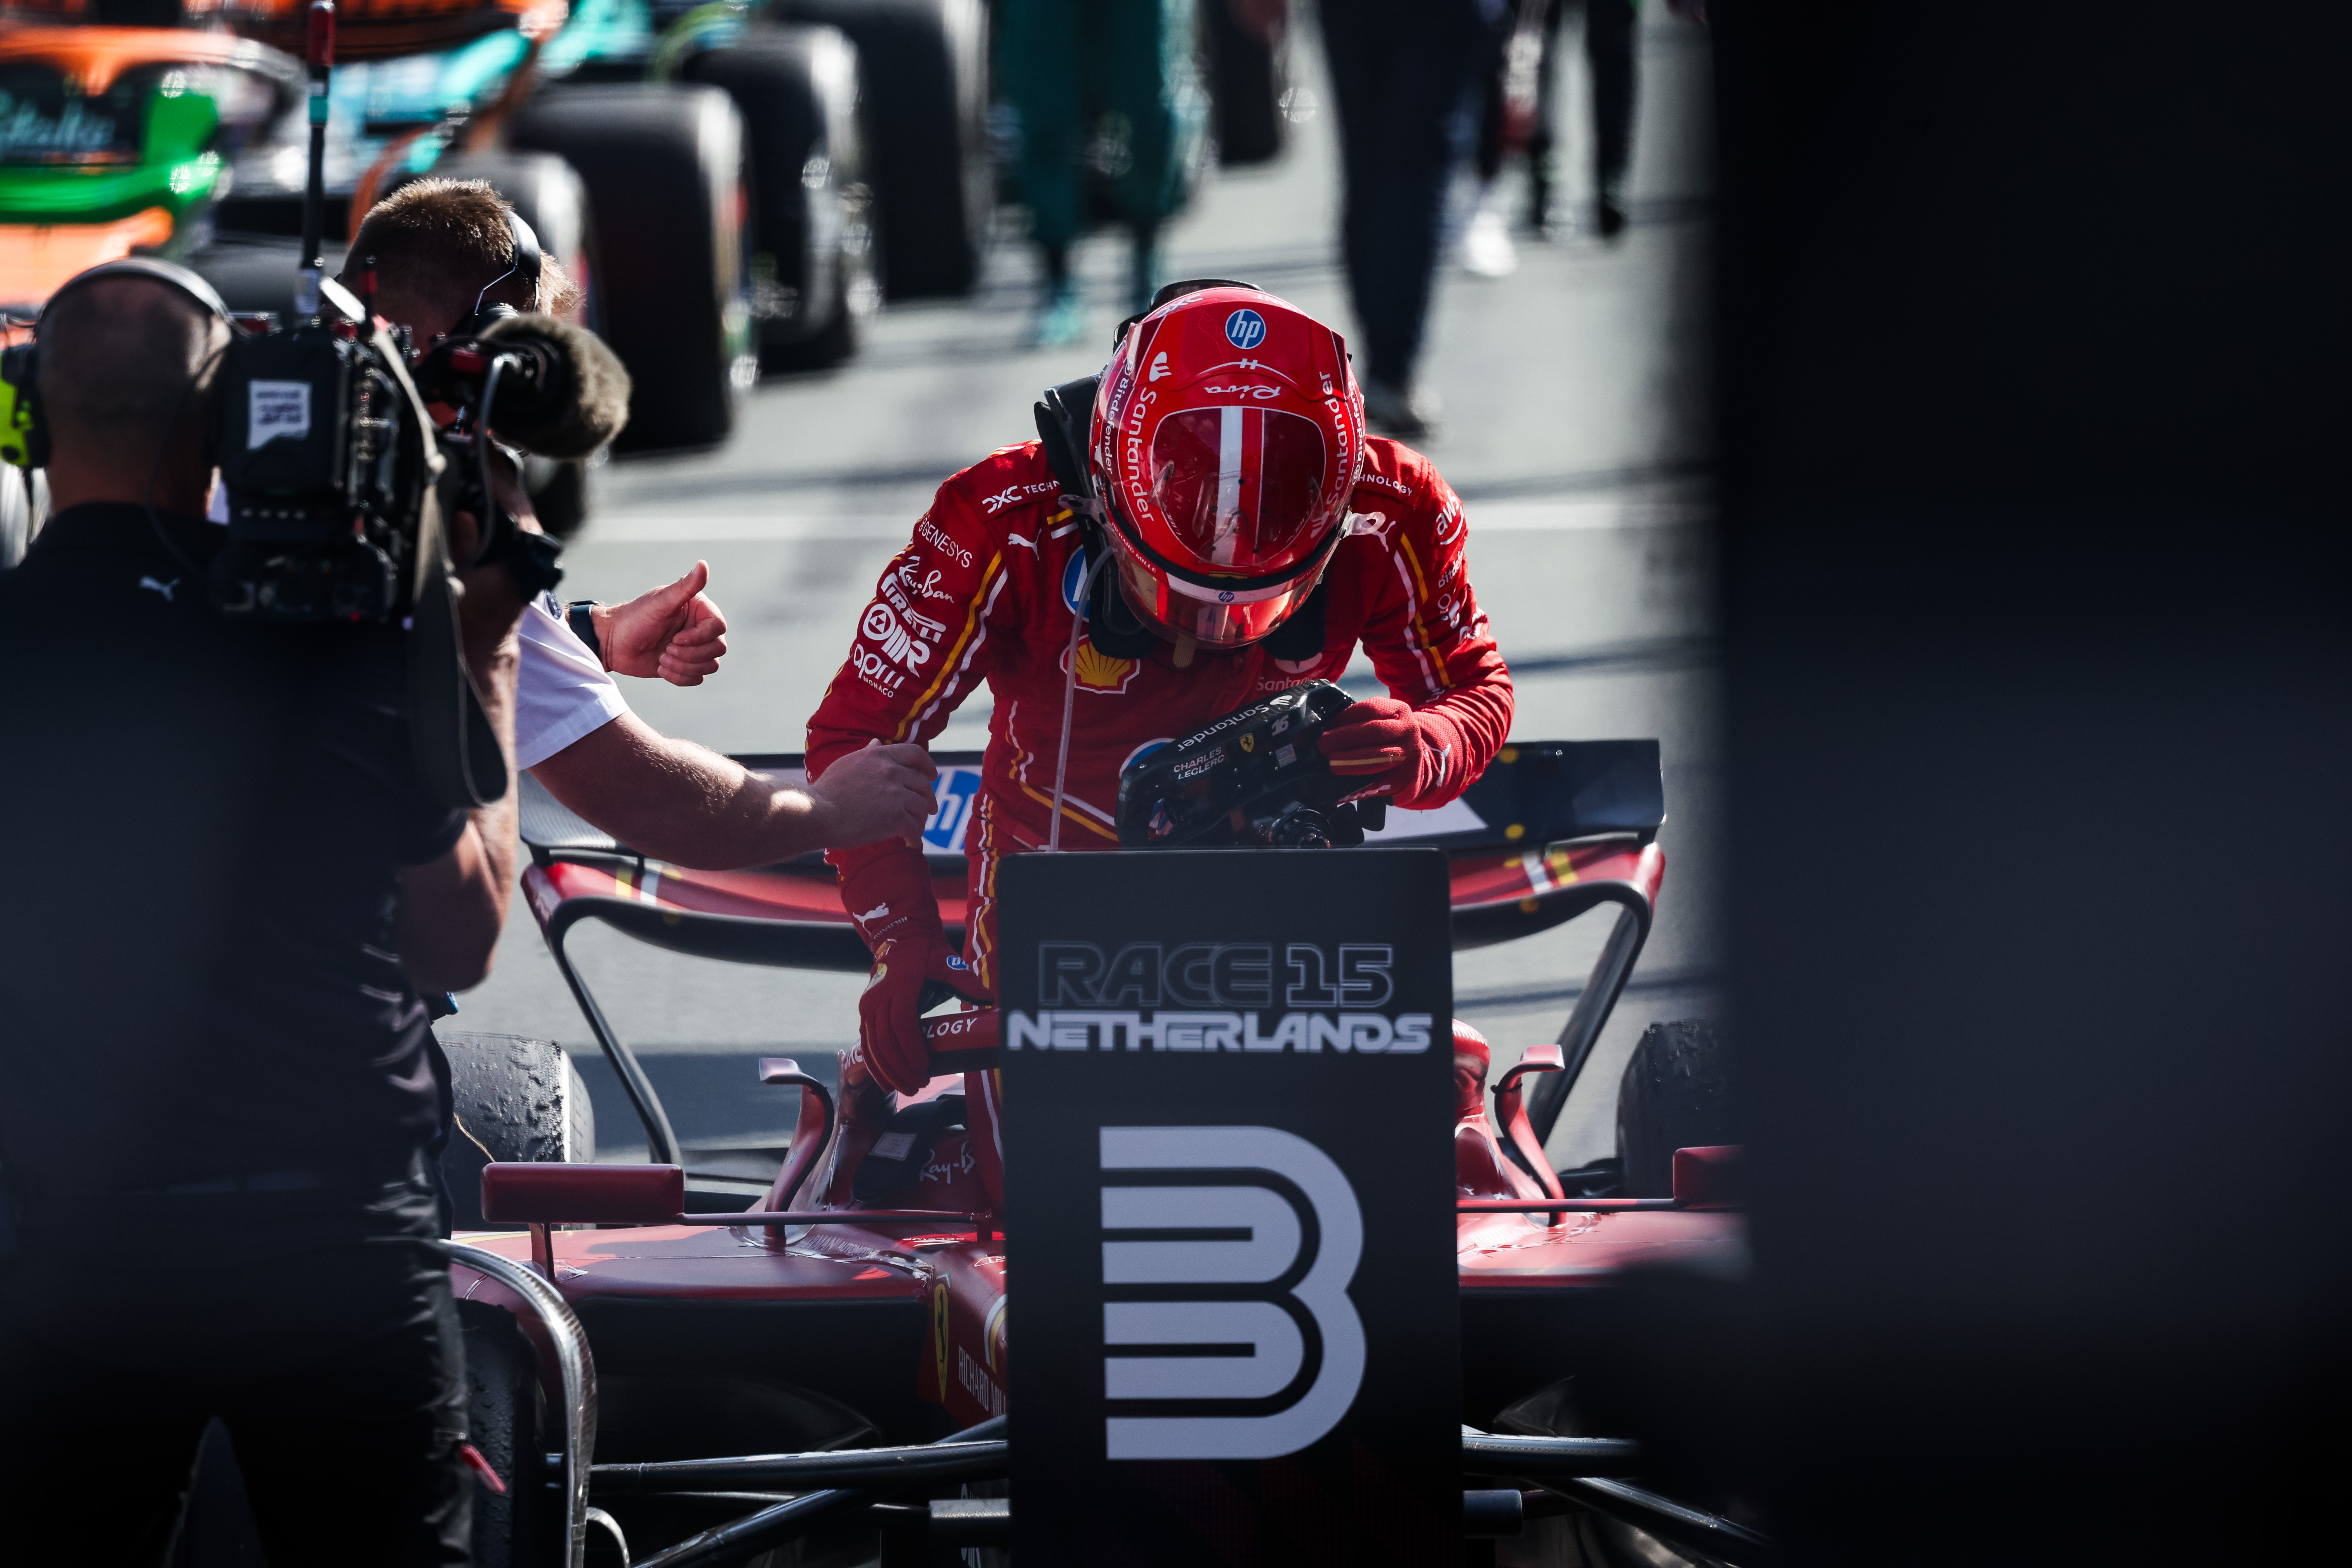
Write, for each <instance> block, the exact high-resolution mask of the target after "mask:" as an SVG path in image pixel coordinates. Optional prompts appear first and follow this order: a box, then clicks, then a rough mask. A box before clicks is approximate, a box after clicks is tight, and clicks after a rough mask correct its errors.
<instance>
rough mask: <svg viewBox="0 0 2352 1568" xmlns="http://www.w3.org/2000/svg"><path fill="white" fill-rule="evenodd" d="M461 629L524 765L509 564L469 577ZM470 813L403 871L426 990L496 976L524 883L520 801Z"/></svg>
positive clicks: (503, 747) (406, 917)
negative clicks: (443, 843) (435, 855)
mask: <svg viewBox="0 0 2352 1568" xmlns="http://www.w3.org/2000/svg"><path fill="white" fill-rule="evenodd" d="M460 581H461V582H462V583H463V584H464V586H465V597H464V598H463V599H461V600H460V601H459V602H458V606H457V625H458V629H459V632H460V635H461V639H462V641H463V643H464V647H465V653H466V668H467V672H468V673H469V674H471V675H472V676H473V678H474V687H475V689H476V690H478V691H479V692H480V693H481V698H482V711H483V712H484V714H485V715H487V716H488V719H489V721H490V728H491V729H492V730H493V731H496V732H497V734H498V737H499V754H500V755H502V756H504V757H505V758H506V761H507V771H508V773H509V775H511V774H512V773H513V771H514V689H515V667H516V664H517V661H518V658H519V655H518V650H517V647H516V638H515V622H516V621H517V619H518V618H520V616H521V614H522V600H521V597H520V595H517V594H516V593H515V591H514V584H513V582H512V581H511V580H510V579H509V577H508V576H507V571H506V568H505V567H503V566H489V567H484V568H481V569H479V570H477V571H473V572H468V573H466V574H464V575H463V577H462V578H461V579H460ZM518 793H520V792H519V790H518V789H517V787H516V786H514V785H512V784H509V786H508V789H507V793H506V794H505V795H504V796H503V797H501V798H500V799H498V800H495V801H493V802H491V803H490V804H489V805H486V806H480V807H478V808H476V809H475V810H473V811H470V812H468V813H467V822H466V829H465V831H464V832H463V833H462V834H460V835H459V836H458V838H457V843H456V844H455V845H453V846H452V847H450V849H449V851H448V853H446V854H445V855H443V856H442V857H441V858H439V859H437V860H434V861H431V862H428V863H427V864H425V865H423V866H412V867H409V868H406V869H404V871H402V872H401V874H400V921H399V941H400V962H401V966H402V967H403V968H404V969H405V970H406V971H407V973H408V980H409V984H412V985H414V986H415V987H416V989H417V991H418V992H419V993H421V994H425V995H427V996H431V995H436V994H439V993H441V992H444V991H466V990H470V989H471V988H472V987H474V986H476V985H479V984H481V983H482V982H483V981H484V980H485V979H487V978H488V976H489V973H490V955H491V953H492V952H493V951H494V950H495V949H496V948H497V947H498V942H499V931H502V930H504V929H505V926H506V920H507V900H508V899H509V897H510V896H511V895H512V893H513V891H514V885H515V797H516V795H517V794H518Z"/></svg>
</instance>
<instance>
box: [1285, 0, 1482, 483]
mask: <svg viewBox="0 0 2352 1568" xmlns="http://www.w3.org/2000/svg"><path fill="white" fill-rule="evenodd" d="M1253 3H1254V4H1256V5H1265V4H1266V3H1267V0H1253ZM1318 3H1319V6H1320V15H1321V19H1322V25H1323V49H1324V53H1325V55H1326V56H1327V57H1328V58H1329V60H1330V65H1331V89H1332V92H1333V94H1334V96H1336V97H1337V98H1338V100H1339V146H1340V159H1341V163H1342V165H1343V167H1344V169H1345V172H1346V181H1347V192H1346V208H1345V212H1344V214H1343V216H1342V218H1341V220H1340V230H1341V238H1342V246H1343V248H1344V250H1345V252H1346V256H1347V264H1348V289H1349V296H1350V298H1351V299H1352V300H1353V301H1354V304H1355V308H1356V318H1357V320H1358V321H1360V323H1361V324H1362V327H1363V331H1362V333H1361V336H1360V342H1362V344H1363V348H1364V359H1365V363H1364V364H1363V366H1362V367H1361V374H1362V377H1363V388H1364V418H1365V421H1366V422H1367V423H1368V424H1370V426H1371V427H1372V428H1373V429H1375V430H1379V431H1381V432H1383V433H1385V434H1387V435H1391V436H1396V437H1402V438H1403V439H1405V440H1417V439H1419V438H1421V437H1425V436H1427V435H1429V434H1430V433H1431V431H1432V429H1433V426H1434V424H1435V421H1436V418H1437V415H1438V407H1437V403H1436V400H1435V399H1434V398H1433V397H1431V396H1430V395H1428V394H1427V393H1426V392H1424V391H1423V390H1421V388H1420V387H1419V385H1418V383H1417V379H1416V374H1415V373H1416V370H1417V367H1418V365H1419V363H1420V361H1421V347H1422V332H1423V327H1424V325H1425V324H1426V322H1427V321H1428V318H1429V297H1430V289H1431V286H1432V284H1433V282H1434V280H1435V278H1436V274H1437V261H1438V254H1439V250H1440V248H1441V247H1442V246H1443V244H1444V228H1445V206H1446V188H1447V185H1448V184H1449V183H1450V182H1451V180H1452V177H1453V174H1454V168H1455V167H1456V165H1458V164H1460V163H1463V162H1465V160H1466V159H1467V158H1468V157H1469V156H1470V153H1471V149H1472V145H1473V138H1474V136H1475V132H1476V129H1477V124H1478V114H1479V105H1480V103H1481V101H1482V99H1483V96H1484V89H1485V86H1486V80H1487V79H1488V77H1489V76H1490V75H1491V74H1492V72H1493V70H1494V68H1495V60H1496V56H1497V53H1498V52H1499V50H1500V49H1501V47H1502V40H1503V37H1504V32H1505V28H1506V26H1507V18H1508V16H1510V13H1509V12H1508V11H1507V9H1506V7H1505V0H1318Z"/></svg>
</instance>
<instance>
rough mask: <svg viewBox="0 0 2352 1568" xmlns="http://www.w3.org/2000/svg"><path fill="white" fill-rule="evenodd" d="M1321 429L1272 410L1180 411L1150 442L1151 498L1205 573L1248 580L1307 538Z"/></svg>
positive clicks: (1319, 478)
mask: <svg viewBox="0 0 2352 1568" xmlns="http://www.w3.org/2000/svg"><path fill="white" fill-rule="evenodd" d="M1324 460H1325V452H1324V447H1323V432H1322V431H1321V430H1320V429H1319V428H1318V427H1317V426H1316V424H1315V422H1314V421H1313V420H1311V419H1307V418H1305V417H1303V416H1299V415H1297V414H1289V413H1286V412H1284V411H1283V410H1281V409H1279V408H1246V407H1222V408H1187V409H1184V410H1182V411H1181V412H1179V413H1175V414H1171V415H1170V416H1168V417H1167V418H1165V419H1162V420H1161V421H1160V427H1159V429H1158V430H1157V431H1156V432H1154V433H1153V435H1152V437H1151V500H1152V504H1153V505H1155V506H1157V507H1158V508H1159V509H1160V516H1161V517H1163V518H1165V519H1167V521H1168V526H1169V528H1170V530H1171V531H1172V532H1173V533H1174V534H1175V536H1176V541H1177V542H1178V544H1180V545H1181V546H1182V548H1183V549H1184V550H1185V551H1187V552H1190V553H1191V554H1192V556H1193V558H1194V559H1195V560H1196V561H1197V562H1198V563H1199V564H1200V565H1201V566H1202V568H1203V569H1205V570H1208V571H1229V572H1232V573H1234V574H1235V575H1237V576H1243V577H1251V576H1257V575H1260V574H1264V573H1266V572H1269V571H1273V570H1276V569H1277V568H1276V563H1278V562H1280V561H1281V560H1282V559H1283V557H1284V555H1285V554H1286V552H1290V551H1291V550H1293V548H1294V547H1295V546H1297V544H1299V543H1300V542H1307V541H1311V540H1312V539H1313V537H1314V536H1315V533H1316V530H1315V529H1314V527H1313V524H1314V523H1315V522H1316V521H1317V515H1318V510H1317V509H1318V503H1319V501H1320V500H1321V498H1322V494H1323V480H1324Z"/></svg>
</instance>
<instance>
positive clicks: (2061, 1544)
mask: <svg viewBox="0 0 2352 1568" xmlns="http://www.w3.org/2000/svg"><path fill="white" fill-rule="evenodd" d="M1711 9H1713V10H1714V11H1715V12H1716V14H1717V28H1718V31H1717V40H1718V47H1719V51H1720V59H1719V78H1718V79H1719V83H1720V108H1721V125H1722V147H1723V160H1724V161H1723V165H1722V176H1723V180H1722V200H1721V204H1720V207H1719V212H1720V216H1721V223H1722V230H1721V233H1722V249H1721V258H1722V272H1723V279H1724V294H1723V302H1724V313H1723V317H1722V321H1723V332H1724V336H1723V341H1722V351H1723V352H1722V366H1723V382H1722V386H1723V398H1724V403H1723V423H1722V437H1723V444H1724V445H1723V451H1724V461H1723V464H1722V468H1721V470H1720V473H1719V476H1718V479H1719V483H1720V486H1721V495H1722V499H1723V504H1724V522H1723V527H1724V554H1723V562H1724V569H1725V601H1724V621H1723V630H1724V642H1723V669H1724V681H1725V689H1726V694H1727V715H1728V724H1729V734H1728V739H1729V742H1730V758H1731V763H1730V770H1729V780H1728V782H1729V788H1730V818H1731V822H1732V825H1733V826H1732V830H1731V843H1730V849H1729V877H1728V887H1727V892H1728V908H1727V919H1728V921H1729V927H1728V941H1727V943H1726V950H1727V952H1728V953H1729V954H1730V955H1731V962H1730V968H1729V973H1728V974H1727V984H1728V992H1729V1003H1728V1006H1729V1014H1730V1016H1732V1017H1734V1018H1736V1019H1737V1020H1738V1027H1737V1030H1736V1033H1735V1034H1734V1036H1733V1038H1734V1039H1735V1040H1736V1042H1737V1046H1738V1050H1739V1052H1740V1057H1741V1065H1740V1079H1741V1082H1742V1084H1743V1087H1744V1091H1745V1093H1746V1095H1747V1097H1748V1107H1749V1110H1750V1113H1751V1116H1752V1121H1753V1127H1754V1132H1753V1147H1752V1175H1753V1180H1754V1192H1755V1197H1756V1203H1757V1210H1756V1222H1755V1223H1756V1230H1755V1240H1756V1249H1757V1250H1756V1275H1755V1283H1754V1286H1753V1289H1752V1296H1751V1297H1750V1299H1748V1300H1746V1301H1745V1302H1743V1303H1739V1304H1738V1305H1737V1306H1733V1307H1728V1308H1727V1307H1726V1306H1725V1305H1724V1304H1723V1303H1720V1302H1716V1301H1713V1300H1711V1299H1709V1300H1694V1301H1693V1302H1692V1303H1690V1304H1688V1305H1687V1307H1686V1308H1685V1309H1678V1310H1686V1311H1687V1312H1688V1313H1690V1314H1693V1315H1694V1320H1693V1322H1692V1324H1691V1326H1690V1327H1689V1329H1688V1331H1686V1332H1685V1333H1683V1334H1681V1335H1678V1336H1676V1339H1677V1341H1678V1342H1681V1343H1683V1344H1699V1345H1703V1346H1707V1347H1714V1346H1718V1345H1720V1344H1723V1343H1727V1342H1741V1343H1744V1344H1746V1345H1747V1346H1748V1353H1747V1354H1746V1355H1744V1356H1742V1357H1741V1358H1739V1360H1738V1362H1736V1363H1728V1364H1727V1363H1723V1361H1722V1359H1721V1358H1720V1357H1719V1356H1715V1355H1714V1352H1713V1350H1712V1348H1710V1349H1709V1350H1708V1352H1707V1357H1712V1358H1713V1359H1712V1360H1707V1358H1706V1357H1702V1358H1699V1359H1700V1360H1706V1363H1707V1364H1709V1365H1712V1366H1714V1367H1715V1368H1716V1369H1717V1371H1718V1372H1719V1373H1720V1374H1721V1375H1720V1376H1719V1377H1717V1378H1713V1379H1701V1380H1697V1383H1698V1386H1696V1388H1695V1389H1689V1388H1686V1389H1685V1392H1692V1393H1695V1394H1696V1399H1695V1401H1694V1399H1690V1398H1685V1399H1679V1400H1662V1401H1659V1402H1657V1403H1655V1404H1654V1405H1646V1406H1634V1407H1631V1408H1638V1409H1639V1410H1640V1412H1641V1417H1640V1418H1641V1419H1642V1420H1643V1423H1644V1426H1643V1430H1642V1431H1641V1432H1640V1433H1639V1436H1642V1437H1643V1440H1644V1441H1645V1442H1650V1441H1656V1442H1658V1443H1659V1444H1661V1445H1662V1446H1665V1445H1672V1446H1674V1447H1675V1448H1676V1449H1677V1450H1678V1453H1677V1461H1676V1462H1677V1463H1681V1464H1689V1465H1693V1466H1696V1468H1698V1469H1699V1470H1701V1471H1703V1472H1705V1473H1706V1474H1708V1475H1710V1476H1720V1475H1722V1474H1723V1473H1725V1472H1726V1471H1729V1472H1732V1473H1733V1474H1734V1475H1735V1476H1736V1479H1737V1480H1738V1489H1741V1490H1743V1491H1746V1492H1748V1493H1749V1494H1751V1495H1754V1496H1756V1497H1758V1498H1759V1499H1760V1500H1762V1501H1763V1504H1764V1507H1765V1513H1766V1517H1767V1518H1768V1520H1769V1526H1770V1528H1771V1529H1772V1531H1774V1533H1775V1534H1776V1535H1777V1536H1779V1537H1780V1538H1781V1539H1782V1540H1783V1541H1784V1542H1785V1543H1786V1546H1787V1549H1788V1550H1789V1552H1790V1554H1791V1556H1792V1558H1793V1560H1795V1561H1800V1562H1804V1563H1818V1564H1835V1563H1891V1562H1901V1563H1956V1564H1957V1563H1987V1562H1994V1561H1999V1562H2003V1563H2092V1562H2132V1563H2217V1562H2280V1561H2288V1560H2292V1559H2293V1557H2294V1555H2295V1552H2296V1550H2297V1549H2298V1548H2300V1547H2301V1546H2303V1545H2305V1544H2307V1543H2309V1542H2310V1541H2311V1540H2312V1538H2313V1536H2314V1535H2315V1531H2316V1530H2317V1529H2318V1528H2319V1526H2320V1523H2321V1520H2320V1517H2319V1516H2320V1511H2321V1508H2322V1504H2321V1502H2320V1500H2321V1499H2322V1498H2323V1497H2324V1496H2325V1495H2326V1492H2327V1491H2328V1489H2330V1487H2331V1478H2333V1477H2334V1476H2336V1474H2337V1473H2339V1471H2340V1468H2341V1464H2342V1460H2343V1458H2344V1447H2345V1445H2344V1438H2343V1436H2342V1433H2343V1427H2342V1425H2341V1422H2340V1418H2339V1414H2338V1413H2339V1412H2340V1410H2341V1407H2342V1401H2343V1397H2344V1395H2345V1394H2346V1392H2347V1386H2346V1385H2347V1377H2346V1362H2345V1352H2344V1349H2343V1346H2344V1344H2345V1342H2346V1332H2345V1331H2346V1328H2347V1305H2352V1247H2347V1240H2352V1237H2347V1216H2352V1190H2347V1189H2352V1180H2347V1165H2346V1163H2345V1162H2344V1160H2343V1157H2342V1153H2341V1151H2342V1148H2343V1133H2342V1114H2343V1113H2342V1107H2343V1105H2344V1104H2345V1103H2346V1100H2347V1093H2352V1052H2347V1045H2352V1038H2348V1037H2347V1035H2348V1034H2352V1031H2348V1030H2347V1022H2346V1016H2345V1010H2344V1004H2343V998H2342V988H2341V986H2340V984H2337V982H2336V969H2335V963H2336V962H2340V957H2339V954H2340V952H2341V951H2342V950H2343V948H2344V946H2345V942H2346V937H2347V920H2346V907H2345V899H2344V891H2343V890H2344V889H2345V888H2346V887H2347V885H2352V820H2348V819H2347V811H2346V803H2347V801H2352V731H2347V726H2346V724H2345V722H2344V711H2345V710H2344V703H2345V694H2346V693H2347V691H2348V690H2352V599H2347V594H2346V584H2347V581H2352V529H2347V505H2346V496H2347V488H2346V478H2347V476H2346V473H2345V462H2344V455H2345V452H2346V450H2347V445H2346V441H2345V437H2344V431H2345V429H2346V427H2347V418H2346V416H2347V406H2346V399H2345V396H2344V374H2343V372H2344V366H2345V365H2346V364H2347V363H2352V333H2347V316H2346V311H2345V309H2344V304H2343V297H2342V296H2343V279H2344V278H2345V277H2346V276H2347V269H2352V248H2348V247H2347V226H2346V221H2345V215H2344V209H2343V207H2342V205H2341V204H2339V203H2333V202H2327V201H2323V200H2315V199H2314V198H2315V193H2316V192H2319V191H2321V190H2323V189H2326V188H2328V187H2329V186H2330V184H2331V183H2332V182H2334V181H2335V180H2336V178H2337V177H2338V176H2337V171H2336V163H2337V158H2336V152H2335V151H2334V150H2336V149H2339V148H2341V147H2343V146H2345V145H2347V136H2352V125H2347V99H2346V96H2345V94H2344V92H2343V91H2342V85H2341V84H2342V71H2343V66H2344V62H2345V61H2346V60H2347V58H2352V36H2347V16H2345V14H2344V13H2342V12H2341V11H2340V10H2328V9H2326V8H2319V7H2260V8H2231V7H2220V6H2202V5H2201V6H2189V5H2168V6H2156V7H2147V6H2140V7H2132V8H2130V9H2128V10H2125V9H2120V8H2113V9H2111V8H2089V7H2085V8H2076V9H2065V8H2058V9H2052V8H2046V7H2026V6H1994V7H1990V8H1988V7H1980V6H1979V7H1969V8H1965V9H1960V10H1953V9H1944V10H1936V9H1922V8H1919V7H1914V6H1901V5H1865V4H1859V3H1848V4H1842V5H1822V6H1813V7H1808V8H1799V9H1790V8H1786V7H1781V8H1770V9H1768V8H1765V7H1752V6H1748V5H1719V6H1716V7H1711ZM1857 193H1867V195H1866V198H1865V197H1864V196H1862V195H1857ZM1655 1321H1661V1322H1663V1321H1671V1319H1670V1317H1669V1316H1668V1315H1666V1314H1664V1313H1662V1314H1661V1315H1660V1316H1659V1317H1658V1318H1657V1319H1656V1320H1655ZM1708 1321H1715V1324H1716V1326H1715V1327H1713V1328H1709V1327H1706V1322H1708ZM1735 1326H1736V1332H1735ZM1652 1348H1653V1351H1654V1357H1653V1360H1654V1363H1656V1365H1657V1366H1658V1367H1660V1368H1661V1369H1675V1371H1674V1373H1673V1375H1675V1377H1677V1378H1678V1379H1679V1380H1680V1384H1685V1385H1686V1384H1691V1383H1692V1382H1693V1381H1694V1380H1693V1379H1692V1377H1691V1373H1692V1370H1693V1368H1694V1366H1695V1365H1696V1364H1697V1363H1696V1362H1695V1361H1693V1360H1690V1359H1684V1358H1681V1357H1680V1356H1679V1352H1677V1351H1676V1350H1675V1348H1674V1347H1670V1346H1666V1345H1663V1344H1660V1345H1654V1346H1653V1347H1652ZM1661 1375H1662V1376H1663V1375H1668V1373H1666V1372H1665V1371H1663V1370H1662V1372H1661ZM1694 1443H1696V1444H1698V1445H1699V1446H1700V1447H1702V1448H1703V1449H1704V1450H1705V1452H1704V1453H1703V1454H1701V1455H1697V1456H1691V1455H1688V1454H1686V1453H1683V1452H1679V1450H1686V1449H1688V1448H1689V1447H1690V1446H1691V1445H1693V1444H1694ZM2331 1538H2332V1532H2331Z"/></svg>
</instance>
